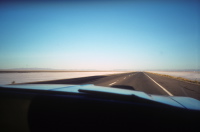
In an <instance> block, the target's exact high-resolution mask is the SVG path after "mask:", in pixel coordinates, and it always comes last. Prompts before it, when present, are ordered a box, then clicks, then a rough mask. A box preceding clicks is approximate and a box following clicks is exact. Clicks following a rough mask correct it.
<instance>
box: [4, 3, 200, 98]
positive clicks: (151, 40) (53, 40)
mask: <svg viewBox="0 0 200 132" xmlns="http://www.w3.org/2000/svg"><path fill="white" fill-rule="evenodd" d="M199 12H200V3H199V2H196V1H189V2H186V1H183V2H180V1H175V2H173V1H162V2H161V1H151V2H148V1H131V0H130V1H129V0H127V1H119V0H117V1H112V0H108V1H90V0H89V1H75V2H74V1H70V0H67V1H58V2H55V1H42V2H39V1H37V2H33V1H31V2H27V1H19V2H12V1H11V2H6V1H4V2H1V4H0V29H1V30H0V62H1V65H0V85H4V84H16V83H27V82H29V83H31V82H34V83H36V82H38V83H46V84H53V83H59V82H60V83H62V84H67V83H69V82H70V81H69V79H72V78H73V79H75V80H74V81H72V82H73V84H88V83H90V84H94V85H97V86H105V87H114V88H122V89H131V90H136V91H142V92H145V93H148V94H155V95H165V96H184V97H192V98H195V99H198V100H200V43H199V42H200V14H199ZM80 77H81V78H87V77H90V80H88V79H86V80H85V81H82V82H81V83H80V82H78V81H77V80H76V79H77V78H80ZM60 80H62V81H60ZM65 80H66V81H65Z"/></svg>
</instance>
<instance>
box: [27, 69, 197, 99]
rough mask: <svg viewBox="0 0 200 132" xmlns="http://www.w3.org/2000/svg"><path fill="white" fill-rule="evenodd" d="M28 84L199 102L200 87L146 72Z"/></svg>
mask: <svg viewBox="0 0 200 132" xmlns="http://www.w3.org/2000/svg"><path fill="white" fill-rule="evenodd" d="M29 84H94V85H97V86H106V87H116V88H124V89H133V90H137V91H142V92H145V93H147V94H156V95H167V96H187V97H192V98H195V99H198V100H200V85H197V84H192V83H188V82H184V81H179V80H176V79H173V78H168V77H164V76H159V75H155V74H152V73H146V72H130V73H121V74H114V75H105V76H92V77H83V78H74V79H63V80H54V81H44V82H34V83H29Z"/></svg>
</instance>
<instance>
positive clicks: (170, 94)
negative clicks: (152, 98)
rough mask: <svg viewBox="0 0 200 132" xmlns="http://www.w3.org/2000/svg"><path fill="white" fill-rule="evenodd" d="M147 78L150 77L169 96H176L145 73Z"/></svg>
mask: <svg viewBox="0 0 200 132" xmlns="http://www.w3.org/2000/svg"><path fill="white" fill-rule="evenodd" d="M144 74H145V75H146V76H147V77H149V78H150V79H151V80H152V81H153V82H154V83H155V84H157V85H158V86H159V87H160V88H162V89H163V90H164V91H165V92H166V93H167V94H168V95H169V96H174V95H173V94H172V93H170V92H169V91H168V90H167V89H165V88H164V87H163V86H161V85H160V84H159V83H157V82H156V81H155V80H153V78H151V77H150V76H148V75H147V74H146V73H144Z"/></svg>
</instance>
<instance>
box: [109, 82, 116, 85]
mask: <svg viewBox="0 0 200 132" xmlns="http://www.w3.org/2000/svg"><path fill="white" fill-rule="evenodd" d="M115 83H117V82H114V83H111V84H109V85H113V84H115Z"/></svg>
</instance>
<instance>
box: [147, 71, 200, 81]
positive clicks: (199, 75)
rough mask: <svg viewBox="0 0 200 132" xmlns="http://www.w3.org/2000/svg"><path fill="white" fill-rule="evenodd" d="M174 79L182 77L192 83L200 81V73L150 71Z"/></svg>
mask: <svg viewBox="0 0 200 132" xmlns="http://www.w3.org/2000/svg"><path fill="white" fill-rule="evenodd" d="M149 72H153V73H158V74H165V75H170V76H174V77H182V78H186V79H189V80H192V81H200V71H149Z"/></svg>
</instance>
